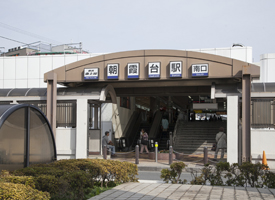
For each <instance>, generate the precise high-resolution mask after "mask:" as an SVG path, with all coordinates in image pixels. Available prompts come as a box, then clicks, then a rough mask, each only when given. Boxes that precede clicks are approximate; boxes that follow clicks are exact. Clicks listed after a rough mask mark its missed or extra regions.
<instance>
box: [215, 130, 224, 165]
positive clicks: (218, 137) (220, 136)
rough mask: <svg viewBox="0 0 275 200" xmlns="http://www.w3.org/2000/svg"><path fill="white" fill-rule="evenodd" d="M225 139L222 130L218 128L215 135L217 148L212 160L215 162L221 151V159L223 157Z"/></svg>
mask: <svg viewBox="0 0 275 200" xmlns="http://www.w3.org/2000/svg"><path fill="white" fill-rule="evenodd" d="M226 140H227V138H226V134H225V133H224V128H223V127H220V128H219V132H218V133H217V134H216V142H217V148H216V152H215V158H214V160H217V156H218V152H219V150H220V149H221V159H222V158H223V156H224V149H226V148H227V141H226Z"/></svg>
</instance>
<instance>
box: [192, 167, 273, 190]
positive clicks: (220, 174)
mask: <svg viewBox="0 0 275 200" xmlns="http://www.w3.org/2000/svg"><path fill="white" fill-rule="evenodd" d="M267 169H268V166H266V165H262V164H260V163H257V164H252V163H250V162H244V163H242V165H239V164H237V163H234V164H232V165H230V164H229V163H228V162H219V163H218V164H217V165H216V166H211V165H209V164H207V165H205V166H204V168H203V169H202V170H201V175H200V176H197V175H194V173H193V170H191V174H193V175H192V176H193V180H192V181H191V184H200V185H205V184H206V183H207V182H208V183H210V184H211V185H215V186H223V185H225V186H242V187H247V186H251V187H260V188H263V187H268V188H275V174H274V173H272V172H270V171H268V170H267Z"/></svg>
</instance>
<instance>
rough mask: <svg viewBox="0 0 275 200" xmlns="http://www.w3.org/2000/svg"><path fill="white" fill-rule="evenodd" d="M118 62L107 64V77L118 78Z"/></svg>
mask: <svg viewBox="0 0 275 200" xmlns="http://www.w3.org/2000/svg"><path fill="white" fill-rule="evenodd" d="M118 67H119V65H118V64H108V65H107V79H118Z"/></svg>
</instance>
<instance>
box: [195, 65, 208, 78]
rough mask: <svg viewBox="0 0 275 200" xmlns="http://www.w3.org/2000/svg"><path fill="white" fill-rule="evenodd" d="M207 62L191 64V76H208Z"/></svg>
mask: <svg viewBox="0 0 275 200" xmlns="http://www.w3.org/2000/svg"><path fill="white" fill-rule="evenodd" d="M208 71H209V70H208V64H195V65H192V76H194V77H199V76H208Z"/></svg>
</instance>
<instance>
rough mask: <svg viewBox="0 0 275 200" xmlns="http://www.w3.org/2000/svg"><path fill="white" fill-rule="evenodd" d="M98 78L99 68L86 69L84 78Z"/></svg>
mask: <svg viewBox="0 0 275 200" xmlns="http://www.w3.org/2000/svg"><path fill="white" fill-rule="evenodd" d="M90 79H98V68H89V69H84V80H90Z"/></svg>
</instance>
